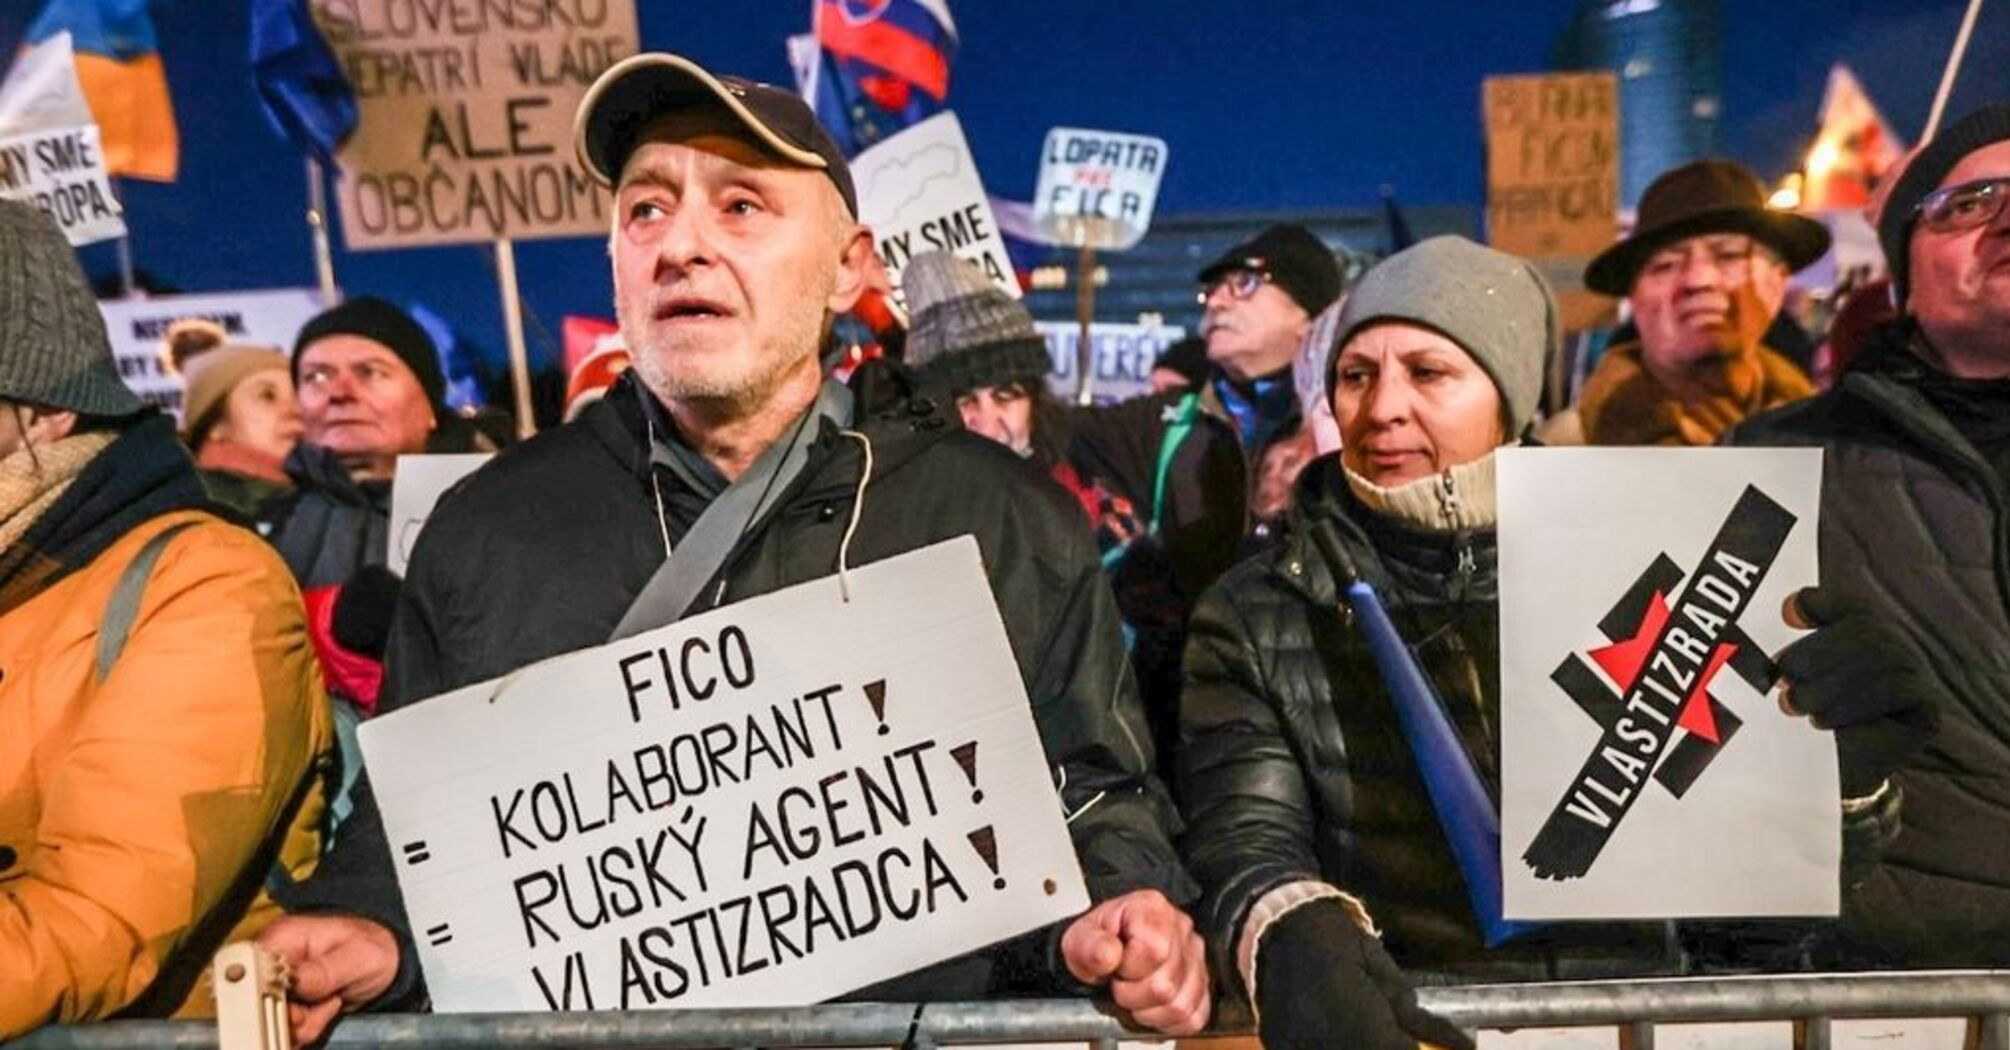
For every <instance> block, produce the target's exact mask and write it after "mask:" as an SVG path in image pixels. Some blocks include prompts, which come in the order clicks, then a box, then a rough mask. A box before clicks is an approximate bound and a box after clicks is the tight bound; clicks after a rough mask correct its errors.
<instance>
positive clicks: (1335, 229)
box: [1026, 205, 1480, 328]
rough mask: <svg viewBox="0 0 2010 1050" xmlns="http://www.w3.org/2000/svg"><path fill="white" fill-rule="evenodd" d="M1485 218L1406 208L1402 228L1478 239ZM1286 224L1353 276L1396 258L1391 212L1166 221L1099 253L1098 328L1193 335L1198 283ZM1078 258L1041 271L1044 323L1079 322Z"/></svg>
mask: <svg viewBox="0 0 2010 1050" xmlns="http://www.w3.org/2000/svg"><path fill="white" fill-rule="evenodd" d="M1479 219H1480V216H1479V211H1478V209H1476V208H1472V207H1467V206H1462V205H1417V206H1410V205H1405V206H1403V208H1402V220H1403V222H1404V224H1405V225H1406V226H1407V227H1408V229H1409V231H1410V233H1411V234H1412V235H1413V236H1414V237H1415V238H1416V239H1418V240H1422V239H1423V238H1426V237H1432V236H1436V235H1437V234H1441V233H1456V234H1459V235H1461V236H1465V237H1472V238H1475V239H1477V238H1478V237H1479V236H1480V229H1479ZM1278 222H1297V223H1302V224H1304V226H1305V227H1306V228H1307V229H1310V230H1311V231H1312V232H1313V233H1315V234H1317V235H1318V236H1319V238H1320V239H1321V240H1323V241H1325V242H1326V245H1327V246H1328V247H1330V248H1332V249H1333V250H1334V253H1335V254H1337V255H1339V256H1340V257H1341V260H1342V262H1343V263H1344V264H1345V269H1346V271H1347V276H1348V278H1349V279H1350V280H1351V279H1352V278H1353V277H1355V276H1358V275H1359V273H1360V271H1361V270H1363V269H1365V268H1366V267H1367V264H1368V263H1369V262H1371V261H1373V260H1375V259H1378V258H1381V257H1382V256H1384V255H1387V254H1388V253H1389V249H1390V222H1389V216H1388V213H1387V211H1386V210H1385V209H1382V208H1361V209H1350V210H1330V211H1308V212H1277V213H1265V212H1224V213H1212V214H1189V215H1162V216H1158V217H1157V218H1155V219H1153V220H1152V228H1151V232H1149V233H1147V234H1146V235H1145V238H1144V240H1142V241H1140V242H1138V245H1137V247H1135V248H1132V249H1131V250H1129V251H1126V252H1098V253H1096V268H1097V269H1098V270H1099V271H1101V277H1102V279H1101V280H1100V281H1099V282H1098V284H1097V287H1096V320H1097V321H1103V322H1114V323H1121V324H1129V323H1135V322H1136V321H1137V320H1138V318H1139V317H1140V316H1141V315H1151V314H1156V315H1158V316H1159V317H1160V318H1161V319H1162V320H1163V321H1164V322H1165V323H1167V324H1174V325H1182V326H1186V327H1188V328H1191V327H1192V326H1193V325H1194V324H1195V323H1196V322H1198V321H1199V319H1200V304H1199V302H1198V301H1197V300H1196V297H1195V296H1196V293H1197V292H1198V291H1199V286H1198V285H1197V284H1196V283H1195V280H1194V275H1195V274H1197V273H1199V272H1200V269H1201V267H1203V266H1206V265H1207V264H1208V263H1209V262H1212V261H1213V260H1214V259H1215V258H1216V257H1218V256H1220V255H1221V253H1223V252H1225V251H1227V250H1228V249H1229V248H1230V247H1231V246H1233V245H1235V244H1238V243H1240V242H1242V241H1245V240H1248V239H1249V238H1250V237H1252V236H1254V235H1255V234H1256V233H1257V232H1258V231H1259V230H1262V229H1263V228H1264V227H1266V226H1269V225H1271V224H1272V223H1278ZM1076 266H1077V259H1076V254H1075V252H1074V251H1073V250H1072V249H1066V248H1056V249H1054V250H1053V251H1052V252H1050V253H1048V255H1047V256H1046V257H1045V258H1043V259H1042V260H1041V261H1040V263H1039V265H1038V266H1036V267H1035V268H1034V270H1033V288H1032V290H1031V291H1028V292H1027V293H1026V306H1027V308H1028V309H1029V310H1031V311H1032V312H1033V316H1034V317H1035V318H1038V319H1039V320H1042V321H1073V320H1074V319H1075V291H1076V283H1075V270H1076Z"/></svg>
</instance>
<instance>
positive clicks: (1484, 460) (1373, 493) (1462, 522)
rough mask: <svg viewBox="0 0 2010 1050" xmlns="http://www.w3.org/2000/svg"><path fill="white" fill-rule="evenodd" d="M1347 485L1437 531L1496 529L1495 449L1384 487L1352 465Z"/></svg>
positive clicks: (1379, 507) (1375, 504) (1370, 503)
mask: <svg viewBox="0 0 2010 1050" xmlns="http://www.w3.org/2000/svg"><path fill="white" fill-rule="evenodd" d="M1340 469H1341V471H1342V472H1344V473H1345V474H1346V475H1347V488H1348V489H1349V490H1350V491H1352V492H1353V493H1354V498H1355V499H1358V500H1360V501H1361V502H1362V504H1364V505H1365V506H1367V507H1368V508H1369V509H1371V510H1375V511H1379V512H1380V513H1383V514H1387V515H1388V516H1390V517H1392V518H1395V519H1396V520H1398V521H1401V522H1403V523H1405V524H1407V525H1411V526H1414V527H1416V528H1420V529H1425V530H1428V531H1431V532H1457V531H1459V530H1462V529H1491V528H1493V527H1494V523H1495V522H1496V521H1497V520H1498V518H1499V514H1498V504H1496V502H1495V500H1494V454H1493V453H1492V452H1489V453H1487V454H1486V455H1484V456H1481V457H1480V458H1478V459H1476V460H1473V461H1472V462H1470V463H1461V464H1458V465H1457V466H1454V467H1448V468H1446V469H1445V470H1443V471H1440V472H1439V473H1437V474H1432V475H1430V476H1428V477H1422V478H1418V479H1417V480H1415V481H1409V482H1405V483H1403V484H1401V485H1397V486H1395V487H1394V488H1383V487H1382V486H1380V485H1377V484H1375V483H1374V482H1372V481H1369V480H1368V479H1367V478H1364V477H1362V476H1361V475H1359V474H1356V473H1354V472H1353V471H1352V470H1349V469H1348V468H1347V467H1346V465H1345V464H1344V463H1343V464H1342V465H1341V468H1340Z"/></svg>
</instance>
